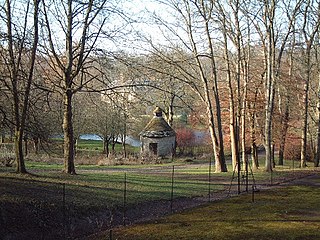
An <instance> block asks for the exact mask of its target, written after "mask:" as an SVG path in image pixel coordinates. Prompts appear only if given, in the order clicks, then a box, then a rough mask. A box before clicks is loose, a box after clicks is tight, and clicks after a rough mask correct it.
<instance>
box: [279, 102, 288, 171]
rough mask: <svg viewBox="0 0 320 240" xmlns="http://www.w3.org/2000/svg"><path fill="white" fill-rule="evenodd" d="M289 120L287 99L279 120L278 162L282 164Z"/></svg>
mask: <svg viewBox="0 0 320 240" xmlns="http://www.w3.org/2000/svg"><path fill="white" fill-rule="evenodd" d="M288 122H289V99H288V100H287V101H286V107H285V112H284V116H283V117H282V121H281V131H280V144H279V161H278V164H279V165H281V166H283V163H284V162H283V158H284V149H285V144H286V136H287V131H288Z"/></svg>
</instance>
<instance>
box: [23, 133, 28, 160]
mask: <svg viewBox="0 0 320 240" xmlns="http://www.w3.org/2000/svg"><path fill="white" fill-rule="evenodd" d="M23 141H24V156H25V157H26V156H28V138H26V137H25V138H24V139H23Z"/></svg>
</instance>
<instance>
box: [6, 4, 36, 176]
mask: <svg viewBox="0 0 320 240" xmlns="http://www.w3.org/2000/svg"><path fill="white" fill-rule="evenodd" d="M14 3H15V2H14V1H9V0H6V2H5V5H4V7H3V9H2V10H3V12H4V13H5V16H3V19H2V20H3V21H4V22H5V23H6V27H7V28H6V33H5V37H4V40H5V42H6V45H7V47H6V51H4V49H2V50H3V51H1V61H2V62H3V63H5V69H3V70H5V72H6V73H7V75H5V74H4V79H5V80H4V85H5V88H6V90H7V91H8V92H9V95H8V96H9V97H10V100H12V102H13V121H12V122H13V124H14V129H15V130H14V131H15V134H14V135H15V136H14V146H15V155H16V163H17V169H16V170H17V172H19V173H27V170H26V167H25V163H24V155H23V137H24V131H25V126H26V121H27V116H28V110H29V97H30V89H31V85H32V82H33V78H34V75H33V74H34V66H35V59H36V53H37V47H38V38H39V34H38V19H39V3H40V1H39V0H34V1H28V2H27V3H26V4H21V3H20V4H18V3H17V5H18V6H19V7H17V6H15V7H13V5H14ZM32 10H33V12H32ZM31 12H32V13H31ZM18 18H19V19H21V21H17V19H18ZM31 19H32V24H30V22H29V21H30V20H31ZM19 23H21V25H20V24H19ZM30 32H31V34H29V33H30ZM27 59H28V60H27Z"/></svg>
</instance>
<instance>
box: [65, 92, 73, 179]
mask: <svg viewBox="0 0 320 240" xmlns="http://www.w3.org/2000/svg"><path fill="white" fill-rule="evenodd" d="M62 128H63V133H64V171H65V173H69V174H76V171H75V166H74V134H73V122H72V91H71V90H67V91H66V92H65V95H64V112H63V126H62Z"/></svg>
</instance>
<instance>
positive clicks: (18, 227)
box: [0, 160, 312, 239]
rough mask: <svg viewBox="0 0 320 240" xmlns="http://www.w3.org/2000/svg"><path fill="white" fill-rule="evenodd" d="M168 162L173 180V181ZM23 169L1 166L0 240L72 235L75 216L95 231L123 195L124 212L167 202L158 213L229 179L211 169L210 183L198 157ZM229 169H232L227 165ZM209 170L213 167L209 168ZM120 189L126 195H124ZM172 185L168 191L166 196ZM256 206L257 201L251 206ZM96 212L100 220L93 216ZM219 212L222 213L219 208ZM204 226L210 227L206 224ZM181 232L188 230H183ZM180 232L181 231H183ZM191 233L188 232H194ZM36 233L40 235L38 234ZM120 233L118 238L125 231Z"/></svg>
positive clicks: (287, 174)
mask: <svg viewBox="0 0 320 240" xmlns="http://www.w3.org/2000/svg"><path fill="white" fill-rule="evenodd" d="M173 166H174V178H173V180H174V181H173V185H172V173H173ZM26 167H27V170H28V171H29V172H30V173H31V174H27V175H24V174H22V175H21V174H16V173H14V170H15V169H14V168H8V167H0V216H2V218H0V224H3V225H4V226H5V228H2V229H1V228H0V239H1V231H5V232H4V233H3V234H11V233H14V234H16V233H24V232H29V233H30V232H32V234H35V235H29V236H28V237H30V238H35V237H36V238H37V237H40V238H41V236H49V235H50V234H52V233H53V232H57V233H58V232H59V231H60V232H59V234H60V235H59V236H60V237H61V233H62V230H63V229H64V228H66V226H69V230H70V229H71V230H70V235H72V233H76V232H77V228H76V226H77V224H78V223H76V221H77V220H79V219H86V220H83V221H88V222H90V224H91V225H92V226H93V225H94V224H96V225H95V227H94V231H97V229H98V228H101V229H102V227H103V226H104V225H103V224H102V223H101V222H102V221H109V219H104V216H103V215H102V217H101V213H103V212H106V211H109V212H110V211H117V212H118V219H119V215H120V217H121V214H122V212H123V204H124V196H125V203H126V208H127V210H128V211H130V209H131V208H134V207H135V206H137V205H139V204H140V205H143V204H144V206H145V205H149V206H151V208H152V206H154V207H157V201H161V202H163V201H166V202H165V203H164V204H165V205H163V206H164V207H165V209H163V211H164V210H166V211H167V210H168V209H169V207H170V203H169V201H170V198H171V197H173V198H174V199H175V204H178V203H179V201H180V200H179V199H180V198H182V197H184V198H190V197H195V196H200V197H203V198H204V201H207V199H208V190H209V189H210V191H211V194H213V196H214V195H215V194H216V192H218V191H220V190H222V189H228V187H229V186H230V182H231V178H232V172H228V173H213V172H212V173H211V175H210V176H211V180H210V187H209V174H208V170H209V166H208V164H207V163H206V164H203V162H202V161H201V162H200V163H197V162H196V161H194V162H193V163H192V164H189V163H186V162H184V161H181V160H177V161H174V162H171V163H165V164H149V165H148V164H145V165H127V166H124V165H119V166H96V165H77V166H76V170H77V173H78V174H77V175H72V176H71V175H68V174H64V173H63V172H62V169H63V165H62V164H50V163H44V162H33V161H26ZM228 167H229V169H231V166H228ZM310 170H312V168H308V169H306V171H305V170H298V169H295V170H294V171H293V170H291V169H290V168H289V167H288V166H284V167H278V168H277V169H276V171H275V172H274V173H273V174H272V177H271V175H270V174H268V173H265V172H264V171H263V170H260V171H258V172H255V173H254V176H255V179H256V183H257V184H269V183H270V178H271V179H272V181H273V183H277V182H281V181H283V180H285V179H287V178H292V177H295V176H299V175H300V174H301V175H305V174H308V173H309V172H310ZM212 171H214V168H213V169H212ZM125 177H126V179H125ZM249 178H251V177H249ZM125 180H126V181H125ZM234 181H236V180H234ZM250 181H252V179H251V180H250ZM234 184H235V183H234ZM172 186H173V188H172ZM125 188H126V194H124V189H125ZM172 189H173V195H171V190H172ZM260 194H261V193H259V196H260ZM261 196H262V195H261ZM248 198H249V197H248ZM240 199H241V198H240ZM228 201H229V200H228ZM242 201H243V202H244V203H245V204H244V206H246V207H245V208H246V209H249V208H248V207H250V204H249V206H247V205H246V204H247V203H248V202H250V201H249V199H243V200H241V202H242ZM271 202H272V201H271ZM258 204H259V201H257V204H256V205H258ZM140 205H139V206H140ZM241 205H242V204H241ZM175 206H176V205H175ZM208 207H209V206H208ZM239 207H240V204H239ZM209 208H210V207H209ZM176 209H178V207H177V208H176ZM160 210H162V208H161V209H160ZM140 211H141V210H140ZM205 211H208V212H211V213H212V212H215V210H212V211H211V210H210V209H206V210H205ZM250 211H251V210H250ZM218 212H219V211H218ZM148 214H150V213H149V212H145V214H144V215H146V216H148ZM97 215H98V216H100V218H99V217H96V216H97ZM151 215H152V214H151ZM211 215H212V216H215V214H209V215H208V219H210V218H211V217H212V216H211ZM220 215H221V214H220ZM240 215H242V213H241V214H240ZM223 216H225V217H227V215H225V214H224V212H223ZM257 216H259V214H257ZM192 218H193V217H192ZM198 218H199V219H198V220H197V221H195V222H194V223H192V224H195V225H197V224H200V223H201V221H202V220H200V218H201V216H200V215H199V216H198ZM19 219H20V220H19ZM88 219H89V220H88ZM194 219H195V220H196V219H197V218H194ZM208 219H206V215H204V219H203V224H207V223H208V222H210V221H211V220H210V221H209V220H208ZM232 219H235V220H233V221H235V222H237V221H238V220H236V219H237V218H232ZM227 220H228V219H227ZM227 220H226V221H227ZM1 221H4V222H1ZM81 221H82V220H81ZM161 221H162V220H161ZM166 221H167V220H166ZM174 221H178V220H174ZM213 221H218V220H213ZM228 221H229V220H228ZM104 224H105V222H104ZM188 224H189V223H187V226H188ZM201 224H202V223H201ZM216 224H217V225H219V224H218V223H216ZM228 224H229V223H228ZM250 224H252V223H250ZM170 225H171V227H170ZM180 225H181V223H180V222H179V224H177V225H175V224H174V222H168V223H166V222H163V221H162V224H161V225H159V226H160V227H161V228H162V227H163V228H164V229H166V228H172V229H176V227H177V226H180ZM182 225H183V222H182ZM86 226H87V228H88V226H89V223H86ZM159 226H157V227H155V228H158V227H159ZM207 227H208V226H207ZM3 229H4V230H3ZM57 229H58V230H57ZM207 229H211V227H210V228H207ZM185 230H186V231H189V230H188V228H186V229H185ZM72 231H73V232H72ZM181 231H182V232H185V231H184V230H181ZM190 231H192V232H193V230H190ZM210 231H211V230H210ZM210 231H207V232H210ZM38 232H40V233H41V234H43V235H38ZM151 233H152V231H151ZM151 233H150V234H151ZM30 234H31V233H30ZM119 234H120V235H121V236H122V235H125V234H127V233H125V234H122V233H119ZM208 234H209V233H208ZM210 234H211V233H210ZM121 236H120V237H121ZM188 236H189V235H188ZM191 236H192V235H191ZM210 236H211V235H210ZM11 237H12V236H11ZM19 237H20V235H19V236H18V235H17V236H16V239H19ZM142 237H143V236H142ZM13 239H14V236H13ZM57 239H59V238H57ZM128 239H129V238H128ZM136 239H139V238H136ZM163 239H166V238H165V237H164V238H163ZM167 239H170V238H167ZM195 239H197V238H195ZM200 239H201V238H200Z"/></svg>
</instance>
